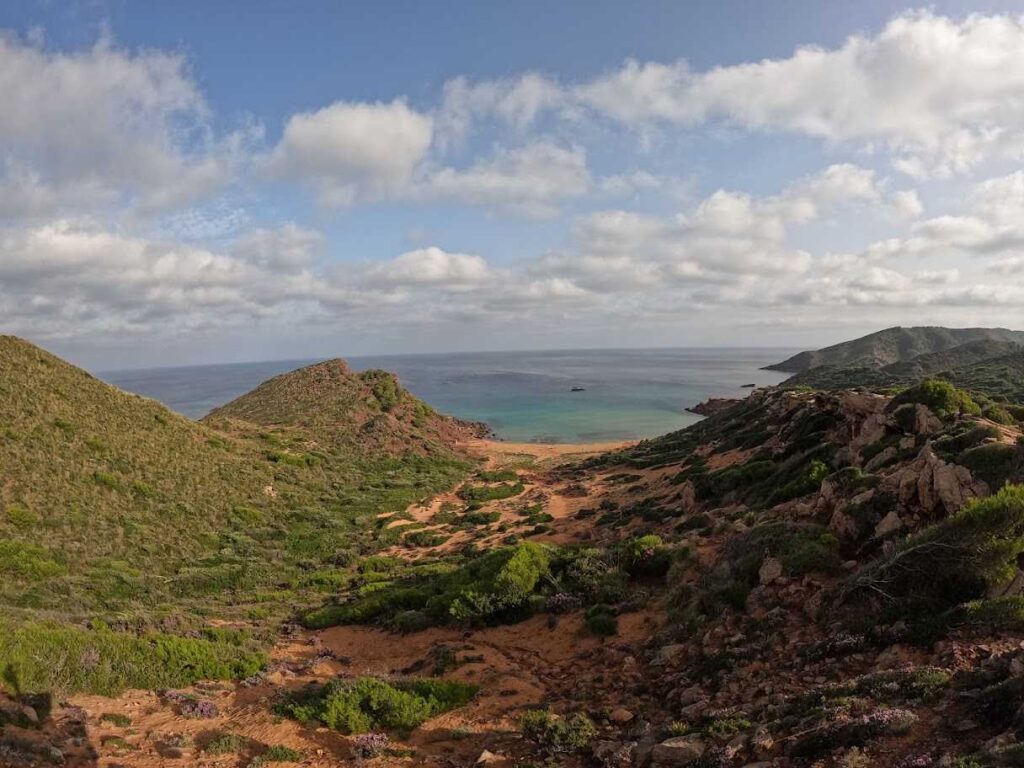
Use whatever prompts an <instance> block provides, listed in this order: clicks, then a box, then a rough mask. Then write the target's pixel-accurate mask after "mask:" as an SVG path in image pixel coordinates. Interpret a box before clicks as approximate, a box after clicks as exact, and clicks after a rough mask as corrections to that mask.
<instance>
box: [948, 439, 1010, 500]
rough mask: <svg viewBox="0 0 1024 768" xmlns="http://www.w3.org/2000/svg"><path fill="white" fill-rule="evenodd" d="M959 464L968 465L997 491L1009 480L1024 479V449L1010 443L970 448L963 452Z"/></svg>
mask: <svg viewBox="0 0 1024 768" xmlns="http://www.w3.org/2000/svg"><path fill="white" fill-rule="evenodd" d="M956 461H957V463H958V464H961V465H962V466H965V467H967V468H968V469H969V470H971V473H972V474H973V475H974V476H975V477H977V478H979V479H981V480H984V481H985V483H986V484H987V485H988V487H989V488H991V489H992V490H993V491H997V490H999V489H1000V488H1002V487H1003V486H1004V485H1006V483H1007V482H1012V481H1018V480H1021V479H1024V478H1022V477H1021V473H1022V472H1024V451H1021V449H1020V447H1019V446H1016V445H1010V444H1009V443H986V444H985V445H979V446H978V447H976V448H970V449H968V450H966V451H964V452H963V453H961V454H960V455H959V456H958V457H957V459H956Z"/></svg>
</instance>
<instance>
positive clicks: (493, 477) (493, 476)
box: [476, 469, 519, 483]
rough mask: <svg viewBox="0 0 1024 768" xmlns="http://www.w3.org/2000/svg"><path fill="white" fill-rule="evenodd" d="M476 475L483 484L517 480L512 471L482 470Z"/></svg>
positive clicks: (515, 473)
mask: <svg viewBox="0 0 1024 768" xmlns="http://www.w3.org/2000/svg"><path fill="white" fill-rule="evenodd" d="M476 474H477V477H479V478H480V479H481V480H483V481H484V482H485V483H500V482H502V481H505V480H519V475H518V473H517V472H516V471H515V470H514V469H492V470H487V469H482V470H480V471H479V472H477V473H476Z"/></svg>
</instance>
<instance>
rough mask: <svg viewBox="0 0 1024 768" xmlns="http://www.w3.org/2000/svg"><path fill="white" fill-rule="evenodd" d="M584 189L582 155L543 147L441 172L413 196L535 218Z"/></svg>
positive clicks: (577, 151)
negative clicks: (460, 168)
mask: <svg viewBox="0 0 1024 768" xmlns="http://www.w3.org/2000/svg"><path fill="white" fill-rule="evenodd" d="M589 188H590V174H589V173H588V171H587V160H586V155H585V153H584V152H583V150H582V149H580V148H579V147H574V148H572V149H563V148H561V147H558V146H555V145H553V144H549V143H544V142H540V143H536V144H530V145H527V146H525V147H522V148H520V149H515V150H502V151H499V152H498V153H497V155H496V156H495V157H494V158H492V159H490V160H486V161H482V162H478V163H476V164H474V165H472V166H470V167H469V168H467V169H465V170H457V169H454V168H443V169H441V170H439V171H437V172H436V173H434V174H433V175H431V176H430V177H429V179H428V180H427V181H426V182H424V184H423V185H422V186H421V187H420V188H419V190H418V191H417V195H418V196H420V197H425V198H441V199H451V200H458V201H460V202H463V203H467V204H470V205H485V206H494V207H498V208H504V209H508V210H512V211H515V212H518V213H522V214H525V215H527V216H534V217H538V218H542V217H547V216H553V215H555V214H556V213H557V212H558V205H559V204H560V203H561V202H562V201H564V200H566V199H569V198H572V197H577V196H579V195H582V194H584V193H586V192H587V191H588V189H589Z"/></svg>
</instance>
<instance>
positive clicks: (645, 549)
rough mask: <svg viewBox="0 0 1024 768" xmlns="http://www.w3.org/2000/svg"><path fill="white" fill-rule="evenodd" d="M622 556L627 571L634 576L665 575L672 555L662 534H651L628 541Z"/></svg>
mask: <svg viewBox="0 0 1024 768" xmlns="http://www.w3.org/2000/svg"><path fill="white" fill-rule="evenodd" d="M622 558H623V560H624V563H623V565H624V567H625V569H626V571H627V572H629V573H630V574H632V575H634V576H640V575H643V576H664V575H665V573H666V572H667V571H668V567H669V565H670V564H671V562H672V555H671V552H670V551H669V550H668V548H666V547H665V544H664V542H663V541H662V540H661V537H660V536H655V535H653V534H649V535H647V536H640V537H638V538H636V539H632V540H631V541H628V542H626V544H625V545H624V546H623V548H622Z"/></svg>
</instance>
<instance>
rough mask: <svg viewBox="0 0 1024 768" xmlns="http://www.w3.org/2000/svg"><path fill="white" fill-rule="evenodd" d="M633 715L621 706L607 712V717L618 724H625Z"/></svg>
mask: <svg viewBox="0 0 1024 768" xmlns="http://www.w3.org/2000/svg"><path fill="white" fill-rule="evenodd" d="M633 717H634V715H633V713H632V712H630V711H629V710H628V709H623V708H622V707H619V708H618V709H613V710H612V711H611V712H610V713H609V714H608V719H609V720H611V721H612V722H613V723H618V724H619V725H625V724H626V723H628V722H630V721H631V720H632V719H633Z"/></svg>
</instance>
